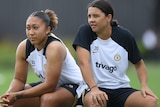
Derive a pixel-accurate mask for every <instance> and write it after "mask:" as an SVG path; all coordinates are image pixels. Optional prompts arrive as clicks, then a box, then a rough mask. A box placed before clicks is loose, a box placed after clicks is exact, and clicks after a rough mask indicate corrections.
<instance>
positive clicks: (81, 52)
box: [76, 46, 96, 87]
mask: <svg viewBox="0 0 160 107" xmlns="http://www.w3.org/2000/svg"><path fill="white" fill-rule="evenodd" d="M76 52H77V57H78V64H79V66H80V69H81V71H82V75H83V78H84V80H85V81H86V83H87V84H88V85H89V87H93V86H95V85H96V82H95V81H94V78H93V73H92V68H91V64H90V53H89V51H88V50H86V49H84V48H82V47H80V46H77V48H76Z"/></svg>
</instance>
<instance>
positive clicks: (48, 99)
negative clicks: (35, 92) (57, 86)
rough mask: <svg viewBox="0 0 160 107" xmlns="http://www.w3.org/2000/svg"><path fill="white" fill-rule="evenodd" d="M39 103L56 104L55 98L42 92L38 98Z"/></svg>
mask: <svg viewBox="0 0 160 107" xmlns="http://www.w3.org/2000/svg"><path fill="white" fill-rule="evenodd" d="M40 102H41V105H53V104H56V102H57V101H56V98H55V97H54V96H53V95H50V94H44V95H42V96H41V99H40Z"/></svg>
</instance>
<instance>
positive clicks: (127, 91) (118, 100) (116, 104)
mask: <svg viewBox="0 0 160 107" xmlns="http://www.w3.org/2000/svg"><path fill="white" fill-rule="evenodd" d="M99 89H100V90H102V91H104V92H105V93H106V94H107V95H108V99H109V100H108V101H107V107H124V103H125V101H126V99H127V98H128V96H129V95H131V94H132V93H133V92H135V91H138V90H136V89H133V88H119V89H105V88H99ZM88 92H89V90H88V91H86V92H85V95H86V94H87V93H88Z"/></svg>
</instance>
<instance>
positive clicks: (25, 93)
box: [16, 83, 56, 99]
mask: <svg viewBox="0 0 160 107" xmlns="http://www.w3.org/2000/svg"><path fill="white" fill-rule="evenodd" d="M55 88H56V87H55ZM55 88H54V86H49V85H48V84H47V83H41V84H39V85H37V86H35V87H32V88H29V89H27V90H22V91H19V92H17V93H16V96H17V98H18V99H19V98H21V99H22V98H32V97H39V96H41V95H43V94H45V93H49V92H53V91H54V89H55Z"/></svg>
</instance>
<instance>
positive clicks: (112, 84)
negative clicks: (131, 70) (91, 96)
mask: <svg viewBox="0 0 160 107" xmlns="http://www.w3.org/2000/svg"><path fill="white" fill-rule="evenodd" d="M77 46H80V47H83V48H84V49H86V50H87V51H89V52H90V57H91V61H90V64H91V67H92V71H93V74H94V80H95V81H96V84H97V86H98V87H101V88H107V89H117V88H126V87H130V84H129V83H130V80H129V78H128V76H127V75H126V71H127V68H128V61H130V62H131V63H133V64H135V63H137V62H139V61H140V60H141V59H142V56H141V54H140V52H139V49H138V47H137V44H136V42H135V39H134V37H133V35H132V34H131V33H130V32H129V31H128V30H127V29H125V28H123V27H122V26H112V35H111V37H110V38H109V39H107V40H102V39H100V38H99V37H98V36H97V35H96V33H95V32H93V31H92V29H91V28H90V26H89V25H88V24H83V25H81V26H80V28H79V31H78V33H77V35H76V38H75V40H74V43H73V47H74V49H75V50H76V47H77ZM84 57H85V56H84ZM86 72H87V71H86Z"/></svg>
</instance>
